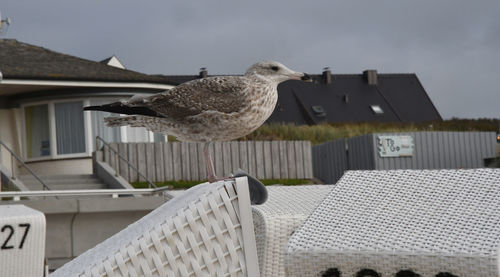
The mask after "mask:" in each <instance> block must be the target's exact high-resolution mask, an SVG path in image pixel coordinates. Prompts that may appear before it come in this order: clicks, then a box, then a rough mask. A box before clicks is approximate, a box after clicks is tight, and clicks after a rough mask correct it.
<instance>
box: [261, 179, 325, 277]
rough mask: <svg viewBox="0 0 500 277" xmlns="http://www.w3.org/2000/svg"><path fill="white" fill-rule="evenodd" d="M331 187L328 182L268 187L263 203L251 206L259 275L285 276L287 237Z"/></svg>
mask: <svg viewBox="0 0 500 277" xmlns="http://www.w3.org/2000/svg"><path fill="white" fill-rule="evenodd" d="M331 188H332V186H331V185H308V186H268V187H267V191H268V193H269V197H268V199H267V201H266V203H264V204H262V205H258V206H253V207H252V212H253V219H254V228H255V238H256V242H257V253H258V256H259V267H260V273H261V276H263V277H264V276H270V277H271V276H273V277H278V276H285V268H284V254H285V245H286V243H287V241H288V239H289V238H290V236H291V235H292V233H293V232H294V231H295V229H297V227H299V225H300V224H301V223H302V222H303V221H304V219H305V218H306V217H307V216H308V215H309V214H310V213H311V212H312V210H313V209H314V208H315V207H316V206H317V205H318V204H319V203H320V202H321V201H322V200H323V198H324V197H325V196H326V195H327V194H328V192H329V191H330V190H331Z"/></svg>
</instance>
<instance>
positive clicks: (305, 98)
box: [162, 74, 442, 124]
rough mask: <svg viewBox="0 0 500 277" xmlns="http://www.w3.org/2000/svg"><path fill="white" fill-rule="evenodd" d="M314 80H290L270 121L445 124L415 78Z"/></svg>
mask: <svg viewBox="0 0 500 277" xmlns="http://www.w3.org/2000/svg"><path fill="white" fill-rule="evenodd" d="M162 77H164V78H166V79H168V80H170V81H172V82H175V83H177V84H180V83H184V82H187V81H191V80H194V79H197V78H199V76H198V75H168V76H162ZM311 77H312V79H313V82H311V83H306V82H301V81H287V82H284V83H282V84H280V85H279V86H278V93H279V97H278V104H277V105H276V109H275V110H274V112H273V114H272V115H271V117H270V118H269V119H268V122H285V123H295V124H317V123H321V122H324V121H327V122H331V123H336V122H365V121H366V122H367V121H379V122H421V121H428V120H441V119H442V118H441V116H440V114H439V112H438V111H437V109H436V108H435V106H434V104H433V103H432V101H431V100H430V98H429V96H428V95H427V93H426V92H425V90H424V88H423V87H422V85H421V83H420V81H419V80H418V78H417V76H416V75H415V74H377V85H369V84H368V83H367V81H366V79H365V76H364V74H332V82H331V84H326V83H325V81H324V79H323V77H322V75H311ZM371 105H377V106H379V107H380V108H381V109H382V111H383V113H382V114H375V113H374V112H373V110H372V109H371V107H370V106H371ZM313 106H321V107H322V108H323V113H321V112H318V111H316V112H315V111H314V110H313ZM317 108H318V107H316V109H317ZM322 114H323V116H321V115H322Z"/></svg>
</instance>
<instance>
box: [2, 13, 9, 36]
mask: <svg viewBox="0 0 500 277" xmlns="http://www.w3.org/2000/svg"><path fill="white" fill-rule="evenodd" d="M10 23H11V21H10V18H8V17H7V18H5V19H3V18H2V13H1V12H0V34H4V33H7V29H9V25H10Z"/></svg>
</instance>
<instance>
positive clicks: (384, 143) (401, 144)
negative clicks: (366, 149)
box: [377, 136, 415, 157]
mask: <svg viewBox="0 0 500 277" xmlns="http://www.w3.org/2000/svg"><path fill="white" fill-rule="evenodd" d="M377 142H378V154H379V155H380V157H411V156H412V155H413V149H414V148H415V146H414V143H413V138H412V137H411V136H377Z"/></svg>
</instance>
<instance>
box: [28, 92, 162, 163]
mask: <svg viewBox="0 0 500 277" xmlns="http://www.w3.org/2000/svg"><path fill="white" fill-rule="evenodd" d="M114 101H117V99H103V98H96V99H92V100H67V101H59V100H58V101H47V102H44V103H39V104H34V105H33V104H28V105H23V113H24V130H23V131H24V133H25V140H24V149H25V153H26V154H25V155H26V158H27V159H29V160H40V159H47V158H49V159H57V158H76V157H88V156H90V154H91V151H93V149H95V137H96V136H100V137H101V138H103V139H104V140H105V141H107V142H153V141H154V142H158V141H161V142H163V141H166V138H165V136H163V135H162V134H153V132H150V131H148V130H146V129H145V128H132V127H129V126H127V127H125V126H123V127H113V128H110V127H107V126H106V124H105V123H104V118H105V117H108V116H117V115H116V114H111V113H107V112H84V111H83V107H84V106H87V105H102V104H106V103H110V102H114Z"/></svg>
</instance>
